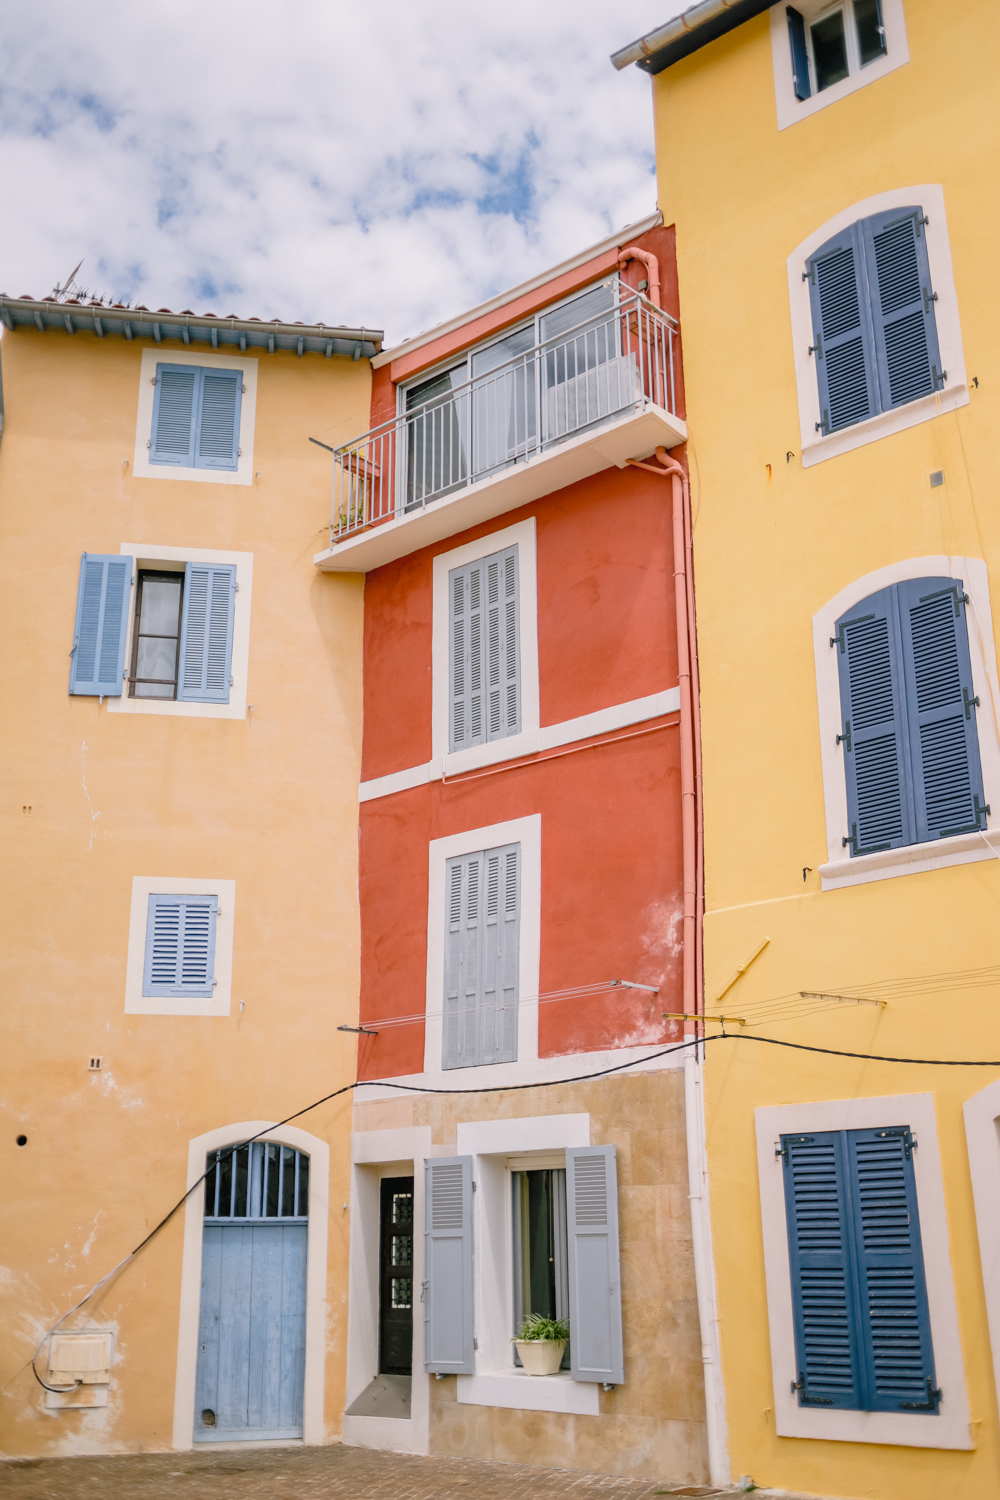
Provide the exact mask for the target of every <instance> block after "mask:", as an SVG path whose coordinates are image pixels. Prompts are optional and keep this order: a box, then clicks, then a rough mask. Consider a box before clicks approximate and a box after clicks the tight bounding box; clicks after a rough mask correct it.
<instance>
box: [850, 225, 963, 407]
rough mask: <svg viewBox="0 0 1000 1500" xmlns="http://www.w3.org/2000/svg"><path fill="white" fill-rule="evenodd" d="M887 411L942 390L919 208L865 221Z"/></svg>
mask: <svg viewBox="0 0 1000 1500" xmlns="http://www.w3.org/2000/svg"><path fill="white" fill-rule="evenodd" d="M860 227H861V231H862V237H863V240H864V248H865V260H866V263H867V271H868V287H869V295H870V299H871V310H872V323H873V326H874V333H875V347H876V351H877V356H878V379H879V387H880V395H881V406H882V409H883V411H888V410H889V409H890V408H892V407H894V406H904V405H905V404H906V403H907V402H908V401H916V400H917V399H918V397H920V396H929V395H931V393H932V392H934V391H937V390H941V388H942V387H943V385H944V373H942V370H941V355H940V352H939V349H938V337H937V323H936V321H935V318H934V293H933V288H932V286H931V273H930V266H929V264H928V260H927V239H926V236H925V234H924V214H923V209H921V208H895V209H891V210H889V211H888V212H887V213H881V214H873V215H872V217H871V218H869V219H864V220H862V222H861V226H860Z"/></svg>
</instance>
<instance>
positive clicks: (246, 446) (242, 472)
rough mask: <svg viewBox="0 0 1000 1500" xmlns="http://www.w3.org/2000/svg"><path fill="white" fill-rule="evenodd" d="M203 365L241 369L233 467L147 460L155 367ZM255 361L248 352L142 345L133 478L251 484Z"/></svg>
mask: <svg viewBox="0 0 1000 1500" xmlns="http://www.w3.org/2000/svg"><path fill="white" fill-rule="evenodd" d="M166 363H169V364H178V365H204V366H206V367H208V368H210V369H216V370H241V371H242V373H243V395H242V397H241V404H240V438H239V444H238V447H239V455H238V457H237V460H236V468H235V469H234V470H230V469H195V468H191V469H188V468H182V467H180V466H178V465H176V464H154V463H150V461H149V447H148V444H149V442H150V441H151V439H152V435H153V398H154V396H155V394H156V384H155V382H156V367H157V365H161V364H166ZM257 365H258V361H257V360H256V359H254V358H252V356H250V355H248V354H203V353H202V352H201V351H200V350H197V351H196V350H194V349H183V350H180V349H170V350H168V351H165V350H164V349H163V346H162V345H161V344H155V345H154V346H153V348H152V349H143V351H142V359H141V360H140V363H139V406H138V411H137V413H136V421H135V454H134V457H133V459H132V477H133V478H134V479H168V480H173V481H174V482H175V483H176V482H178V481H179V482H180V483H182V484H183V483H189V484H190V483H193V484H253V440H254V418H255V416H256V411H257Z"/></svg>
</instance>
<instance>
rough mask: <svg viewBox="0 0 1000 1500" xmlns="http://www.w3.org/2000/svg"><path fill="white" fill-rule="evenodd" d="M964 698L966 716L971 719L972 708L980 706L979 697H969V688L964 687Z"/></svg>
mask: <svg viewBox="0 0 1000 1500" xmlns="http://www.w3.org/2000/svg"><path fill="white" fill-rule="evenodd" d="M962 699H963V701H964V703H965V717H966V718H967V719H971V718H972V710H973V709H974V708H978V707H979V699H978V698H970V697H969V689H968V688H963V689H962Z"/></svg>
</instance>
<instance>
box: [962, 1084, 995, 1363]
mask: <svg viewBox="0 0 1000 1500" xmlns="http://www.w3.org/2000/svg"><path fill="white" fill-rule="evenodd" d="M965 1138H966V1141H967V1142H968V1148H969V1169H970V1171H971V1173H972V1196H973V1200H974V1202H975V1205H976V1230H977V1233H978V1238H979V1259H980V1262H981V1265H982V1271H983V1289H984V1291H985V1293H986V1316H987V1320H988V1322H989V1326H990V1347H991V1349H992V1352H993V1380H994V1384H995V1386H996V1389H997V1391H1000V1079H997V1080H996V1081H995V1082H994V1083H990V1084H987V1086H986V1088H984V1089H981V1090H980V1092H979V1093H978V1094H974V1095H973V1096H972V1098H971V1099H967V1100H966V1101H965Z"/></svg>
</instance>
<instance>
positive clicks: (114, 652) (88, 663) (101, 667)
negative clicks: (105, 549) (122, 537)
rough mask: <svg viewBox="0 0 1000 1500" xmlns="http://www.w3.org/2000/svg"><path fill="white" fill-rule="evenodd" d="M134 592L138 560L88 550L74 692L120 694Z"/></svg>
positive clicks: (73, 659) (73, 658) (79, 598)
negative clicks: (134, 578)
mask: <svg viewBox="0 0 1000 1500" xmlns="http://www.w3.org/2000/svg"><path fill="white" fill-rule="evenodd" d="M131 595H132V559H131V558H130V557H121V556H117V557H116V556H114V555H112V556H102V555H100V554H98V553H95V552H85V553H84V554H83V556H82V557H81V559H80V582H79V585H78V587H77V595H76V622H75V624H74V628H73V649H72V651H71V652H70V671H69V690H70V693H71V694H76V695H78V696H84V695H86V696H89V697H106V698H120V697H121V692H122V674H123V672H124V669H125V635H126V632H127V630H128V612H129V604H130V602H131Z"/></svg>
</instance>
